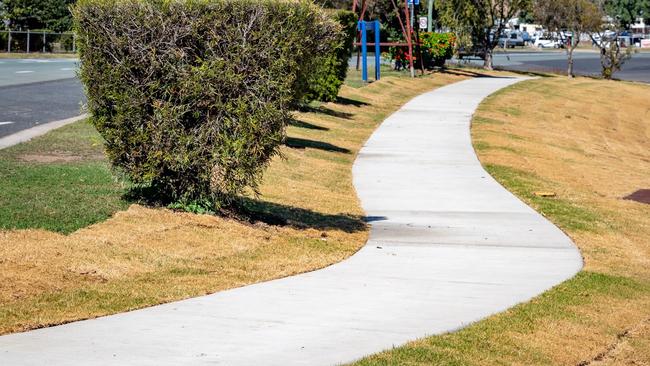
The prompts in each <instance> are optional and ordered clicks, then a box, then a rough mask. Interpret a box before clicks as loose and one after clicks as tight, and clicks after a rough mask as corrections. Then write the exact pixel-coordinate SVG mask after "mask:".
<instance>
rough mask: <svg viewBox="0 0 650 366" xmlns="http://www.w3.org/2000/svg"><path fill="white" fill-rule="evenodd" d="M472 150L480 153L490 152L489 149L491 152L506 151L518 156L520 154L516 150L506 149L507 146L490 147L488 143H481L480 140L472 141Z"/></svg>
mask: <svg viewBox="0 0 650 366" xmlns="http://www.w3.org/2000/svg"><path fill="white" fill-rule="evenodd" d="M474 149H475V150H476V151H479V152H481V151H486V150H490V149H491V150H503V151H508V152H511V153H513V154H519V153H520V152H519V151H518V150H517V149H515V148H512V147H508V146H497V145H492V144H490V143H488V142H486V141H481V140H476V141H474Z"/></svg>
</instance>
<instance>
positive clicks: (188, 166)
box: [73, 0, 347, 206]
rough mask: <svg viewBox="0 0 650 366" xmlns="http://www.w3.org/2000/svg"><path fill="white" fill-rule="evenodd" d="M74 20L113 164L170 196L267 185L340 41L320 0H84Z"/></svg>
mask: <svg viewBox="0 0 650 366" xmlns="http://www.w3.org/2000/svg"><path fill="white" fill-rule="evenodd" d="M73 15H74V19H75V31H76V32H77V35H78V42H79V44H78V46H79V47H78V49H79V54H80V59H81V62H80V73H79V75H80V78H81V80H82V81H83V83H84V85H85V88H86V93H87V97H88V108H89V111H90V112H91V114H92V116H93V117H92V118H91V121H92V123H93V124H94V126H95V127H96V128H97V130H98V131H99V132H100V133H101V135H102V136H103V137H104V139H105V140H106V142H105V144H106V151H107V154H108V157H109V159H110V160H111V162H112V163H113V165H114V166H116V167H118V168H120V170H122V171H124V172H125V173H126V174H127V176H128V177H129V178H130V179H131V180H132V181H133V182H134V183H136V184H138V185H142V186H147V187H151V188H153V190H154V191H156V192H157V193H158V194H160V195H161V196H162V197H165V198H166V199H167V200H168V201H170V202H187V203H190V202H197V201H198V202H211V203H213V204H214V205H216V206H220V205H223V204H225V203H228V202H229V201H230V200H231V199H232V198H233V197H234V196H235V195H237V194H240V193H241V192H242V191H243V190H244V189H246V188H247V187H250V188H252V189H255V188H256V187H257V184H258V182H259V179H260V176H261V174H262V171H263V169H264V168H265V167H266V166H267V165H268V163H269V161H270V159H271V158H272V157H273V156H274V155H276V154H277V153H278V147H279V145H280V144H281V143H282V142H283V139H284V129H285V126H286V123H287V121H288V120H289V117H290V116H289V114H290V107H291V106H292V105H293V104H294V103H295V102H296V101H297V100H302V99H304V98H305V95H306V94H307V93H309V92H310V86H309V85H310V72H311V71H313V70H315V69H317V68H318V67H319V66H318V65H319V63H321V62H322V59H323V58H325V57H326V56H327V55H330V54H331V53H332V52H333V49H332V45H336V44H337V39H340V26H339V25H338V24H336V22H334V21H333V20H331V19H330V18H328V17H327V16H326V15H325V14H324V13H323V11H322V10H321V9H320V8H318V7H317V6H315V5H313V4H312V3H311V2H309V1H308V0H296V1H294V0H79V2H78V3H77V4H76V5H75V7H74V9H73ZM337 49H339V50H340V49H341V48H337ZM341 52H342V51H341ZM346 52H347V51H346ZM339 57H342V56H339ZM337 67H340V64H337ZM337 70H338V71H337V72H339V75H340V74H341V73H344V72H342V71H340V68H338V69H337Z"/></svg>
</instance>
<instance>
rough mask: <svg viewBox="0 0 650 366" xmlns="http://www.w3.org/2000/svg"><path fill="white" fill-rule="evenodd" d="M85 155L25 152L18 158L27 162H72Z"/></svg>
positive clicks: (79, 159)
mask: <svg viewBox="0 0 650 366" xmlns="http://www.w3.org/2000/svg"><path fill="white" fill-rule="evenodd" d="M83 158H84V157H83V156H81V155H71V154H65V153H48V154H24V155H20V156H18V160H20V161H24V162H27V163H43V164H48V163H72V162H75V161H81V160H82V159H83Z"/></svg>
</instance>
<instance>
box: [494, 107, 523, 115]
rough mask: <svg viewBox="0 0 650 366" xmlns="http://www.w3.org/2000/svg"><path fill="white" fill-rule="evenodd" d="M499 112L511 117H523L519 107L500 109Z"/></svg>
mask: <svg viewBox="0 0 650 366" xmlns="http://www.w3.org/2000/svg"><path fill="white" fill-rule="evenodd" d="M499 111H501V112H503V113H505V114H507V115H509V116H514V117H519V116H521V114H522V112H521V109H519V108H517V107H504V108H499Z"/></svg>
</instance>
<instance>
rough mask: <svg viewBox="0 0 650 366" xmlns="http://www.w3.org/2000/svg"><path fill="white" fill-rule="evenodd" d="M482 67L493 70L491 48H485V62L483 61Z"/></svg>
mask: <svg viewBox="0 0 650 366" xmlns="http://www.w3.org/2000/svg"><path fill="white" fill-rule="evenodd" d="M483 67H484V68H485V69H486V70H494V65H493V62H492V50H491V49H486V50H485V62H484V63H483Z"/></svg>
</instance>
